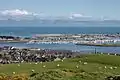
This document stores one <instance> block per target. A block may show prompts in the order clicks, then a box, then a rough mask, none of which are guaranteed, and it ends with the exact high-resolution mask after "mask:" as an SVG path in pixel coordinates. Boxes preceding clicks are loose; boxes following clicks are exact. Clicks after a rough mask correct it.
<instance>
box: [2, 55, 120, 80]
mask: <svg viewBox="0 0 120 80" xmlns="http://www.w3.org/2000/svg"><path fill="white" fill-rule="evenodd" d="M119 61H120V56H114V55H105V54H89V55H81V56H78V58H72V59H65V60H63V61H55V62H45V63H38V64H37V63H22V64H20V65H18V64H6V65H1V66H0V72H1V73H4V74H7V75H12V74H13V72H14V74H28V75H29V79H30V80H105V78H106V77H108V76H114V75H119V74H120V62H119ZM58 64H59V65H58Z"/></svg>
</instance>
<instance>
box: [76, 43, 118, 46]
mask: <svg viewBox="0 0 120 80" xmlns="http://www.w3.org/2000/svg"><path fill="white" fill-rule="evenodd" d="M76 45H86V46H100V47H120V44H79V43H78V44H76Z"/></svg>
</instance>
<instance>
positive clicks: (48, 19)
mask: <svg viewBox="0 0 120 80" xmlns="http://www.w3.org/2000/svg"><path fill="white" fill-rule="evenodd" d="M56 25H57V26H62V25H63V26H80V25H85V26H92V25H93V26H95V25H109V26H112V25H117V26H119V25H120V20H110V19H104V18H102V19H94V18H93V17H91V16H83V15H81V14H76V13H73V14H71V15H68V16H57V17H52V16H43V15H42V14H41V13H40V14H37V13H32V12H28V11H26V10H19V9H15V10H5V11H0V26H56Z"/></svg>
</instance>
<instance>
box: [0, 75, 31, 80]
mask: <svg viewBox="0 0 120 80" xmlns="http://www.w3.org/2000/svg"><path fill="white" fill-rule="evenodd" d="M0 80H29V76H28V75H26V74H19V75H12V76H7V75H4V74H2V75H0Z"/></svg>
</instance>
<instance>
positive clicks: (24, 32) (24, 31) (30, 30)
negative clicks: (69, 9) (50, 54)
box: [0, 26, 120, 53]
mask: <svg viewBox="0 0 120 80" xmlns="http://www.w3.org/2000/svg"><path fill="white" fill-rule="evenodd" d="M116 33H120V27H74V26H73V27H17V26H16V27H0V35H12V36H22V37H32V36H34V35H35V34H116ZM0 46H15V47H35V48H42V49H61V50H63V49H64V50H72V51H80V52H94V51H95V49H96V51H97V52H109V53H120V47H98V46H96V47H95V46H83V45H75V44H26V43H6V42H4V43H0Z"/></svg>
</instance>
